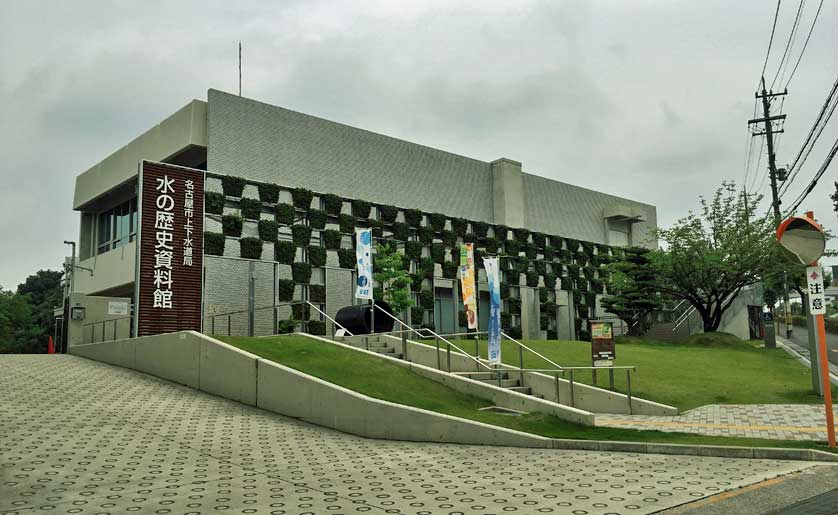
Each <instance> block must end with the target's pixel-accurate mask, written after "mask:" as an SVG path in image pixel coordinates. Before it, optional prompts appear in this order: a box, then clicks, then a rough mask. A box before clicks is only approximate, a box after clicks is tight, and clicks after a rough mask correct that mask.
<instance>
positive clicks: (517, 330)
mask: <svg viewBox="0 0 838 515" xmlns="http://www.w3.org/2000/svg"><path fill="white" fill-rule="evenodd" d="M506 334H508V335H509V337H510V338H515V339H516V340H520V339H521V335H522V334H523V333H522V332H521V326H520V325H516V326H515V327H510V328H509V329H507V330H506Z"/></svg>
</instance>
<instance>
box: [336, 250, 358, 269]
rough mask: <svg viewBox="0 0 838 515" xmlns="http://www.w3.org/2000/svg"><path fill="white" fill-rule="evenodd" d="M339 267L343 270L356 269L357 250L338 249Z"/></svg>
mask: <svg viewBox="0 0 838 515" xmlns="http://www.w3.org/2000/svg"><path fill="white" fill-rule="evenodd" d="M338 266H340V267H341V268H350V269H354V268H355V250H354V249H338Z"/></svg>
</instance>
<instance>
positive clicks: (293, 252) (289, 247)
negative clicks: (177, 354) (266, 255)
mask: <svg viewBox="0 0 838 515" xmlns="http://www.w3.org/2000/svg"><path fill="white" fill-rule="evenodd" d="M274 254H275V257H274V259H276V260H277V261H278V262H280V263H282V264H283V265H290V264H291V263H293V262H294V258H295V257H296V256H297V245H296V244H295V243H294V242H293V241H278V242H276V243H275V244H274Z"/></svg>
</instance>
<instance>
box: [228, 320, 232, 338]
mask: <svg viewBox="0 0 838 515" xmlns="http://www.w3.org/2000/svg"><path fill="white" fill-rule="evenodd" d="M231 327H232V324H231V322H230V315H227V336H232V334H230V328H231Z"/></svg>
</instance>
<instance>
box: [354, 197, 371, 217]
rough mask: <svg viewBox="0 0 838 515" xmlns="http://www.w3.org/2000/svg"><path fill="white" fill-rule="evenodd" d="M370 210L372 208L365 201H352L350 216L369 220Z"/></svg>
mask: <svg viewBox="0 0 838 515" xmlns="http://www.w3.org/2000/svg"><path fill="white" fill-rule="evenodd" d="M371 210H372V206H371V205H370V203H369V202H367V201H366V200H353V201H352V214H353V215H354V216H355V217H356V218H369V217H370V211H371Z"/></svg>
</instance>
